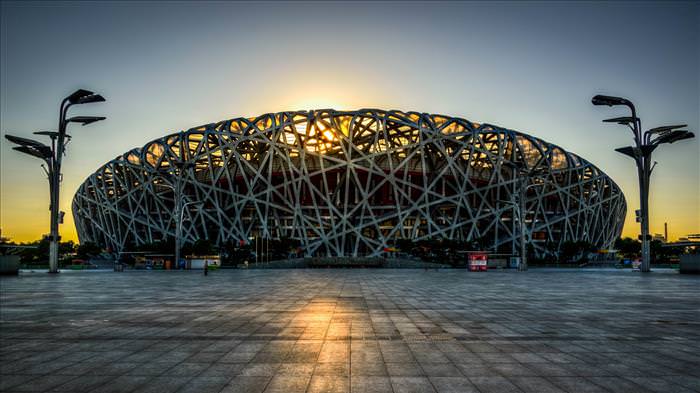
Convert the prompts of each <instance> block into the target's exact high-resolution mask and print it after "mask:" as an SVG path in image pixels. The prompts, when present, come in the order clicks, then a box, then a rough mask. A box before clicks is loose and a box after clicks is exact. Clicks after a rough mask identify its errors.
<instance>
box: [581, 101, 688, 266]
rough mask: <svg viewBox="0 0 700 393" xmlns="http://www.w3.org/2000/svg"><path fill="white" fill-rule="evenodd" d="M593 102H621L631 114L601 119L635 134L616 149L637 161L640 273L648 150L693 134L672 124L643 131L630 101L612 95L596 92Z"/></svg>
mask: <svg viewBox="0 0 700 393" xmlns="http://www.w3.org/2000/svg"><path fill="white" fill-rule="evenodd" d="M591 102H592V103H593V105H607V106H618V105H623V106H626V107H628V108H629V109H630V111H631V112H632V116H625V117H615V118H612V119H606V120H603V122H605V123H617V124H621V125H626V126H628V127H629V128H630V129H631V130H632V133H633V134H634V143H635V144H634V146H626V147H620V148H617V149H615V151H617V152H619V153H622V154H624V155H626V156H629V157H631V158H632V159H634V162H635V163H636V164H637V176H638V177H639V205H640V209H639V210H638V211H637V222H639V223H641V231H642V235H641V240H642V266H641V268H640V270H641V271H642V272H649V271H650V264H651V261H650V249H649V243H650V241H651V235H650V234H649V184H650V181H651V172H652V170H653V169H654V167H653V166H652V162H653V161H652V159H651V153H652V152H653V151H654V150H655V149H656V148H657V147H659V145H662V144H664V143H673V142H677V141H680V140H683V139H690V138H693V137H695V135H694V134H693V133H692V132H690V131H687V130H678V128H684V127H686V125H685V124H682V125H672V126H663V127H656V128H652V129H650V130H647V131H645V132H642V121H641V119H640V118H639V117H637V111H636V109H635V108H634V104H632V102H631V101H629V100H627V99H625V98H621V97H613V96H604V95H597V96H595V97H593V99H592V100H591Z"/></svg>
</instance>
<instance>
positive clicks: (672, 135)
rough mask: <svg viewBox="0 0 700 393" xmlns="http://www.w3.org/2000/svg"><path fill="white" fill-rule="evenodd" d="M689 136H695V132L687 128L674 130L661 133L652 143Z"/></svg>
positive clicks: (658, 143) (674, 140) (672, 140)
mask: <svg viewBox="0 0 700 393" xmlns="http://www.w3.org/2000/svg"><path fill="white" fill-rule="evenodd" d="M691 138H695V134H693V133H692V132H690V131H687V130H675V131H670V132H667V133H665V134H663V135H661V136H660V137H658V138H656V139H655V140H654V141H653V142H652V143H653V144H654V145H660V144H663V143H673V142H678V141H682V140H684V139H691Z"/></svg>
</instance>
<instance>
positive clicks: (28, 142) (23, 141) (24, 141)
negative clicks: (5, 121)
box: [5, 135, 48, 148]
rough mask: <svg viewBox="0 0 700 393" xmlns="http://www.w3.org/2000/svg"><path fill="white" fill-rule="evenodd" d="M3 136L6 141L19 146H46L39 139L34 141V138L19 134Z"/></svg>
mask: <svg viewBox="0 0 700 393" xmlns="http://www.w3.org/2000/svg"><path fill="white" fill-rule="evenodd" d="M5 138H6V139H7V140H8V141H10V142H12V143H15V144H17V145H20V146H29V147H35V148H37V147H46V148H48V146H46V145H44V144H43V143H41V142H39V141H35V140H34V139H29V138H22V137H21V136H14V135H5Z"/></svg>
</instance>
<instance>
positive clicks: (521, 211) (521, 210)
mask: <svg viewBox="0 0 700 393" xmlns="http://www.w3.org/2000/svg"><path fill="white" fill-rule="evenodd" d="M505 164H506V165H509V166H511V167H513V173H514V174H515V173H517V174H518V183H519V186H518V201H517V202H515V201H505V200H500V201H499V202H502V203H505V204H508V205H511V206H513V207H515V209H516V211H517V212H518V213H517V214H518V222H519V224H520V264H519V265H518V271H526V270H527V247H526V246H527V244H526V242H525V213H526V211H525V195H526V193H527V190H529V189H531V188H533V187H537V186H541V185H544V183H545V182H546V180H545V179H544V178H542V177H538V179H542V183H533V184H530V185H527V179H529V178H531V177H533V176H536V175H540V174H542V172H543V171H544V169H543V168H537V167H533V168H532V169H527V166H525V164H524V163H522V162H518V163H512V162H505ZM516 171H517V172H516ZM530 239H532V235H530Z"/></svg>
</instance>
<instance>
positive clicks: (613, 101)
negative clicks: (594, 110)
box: [591, 94, 630, 106]
mask: <svg viewBox="0 0 700 393" xmlns="http://www.w3.org/2000/svg"><path fill="white" fill-rule="evenodd" d="M591 103H592V104H593V105H607V106H614V105H628V106H629V105H630V102H629V101H628V100H626V99H624V98H622V97H615V96H604V95H600V94H599V95H597V96H595V97H593V99H591Z"/></svg>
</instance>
